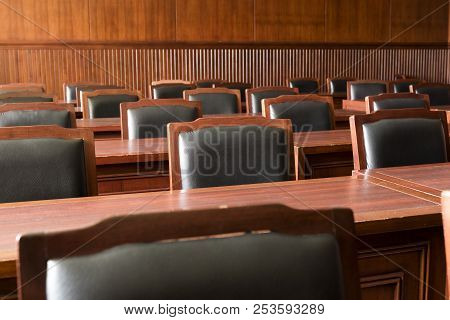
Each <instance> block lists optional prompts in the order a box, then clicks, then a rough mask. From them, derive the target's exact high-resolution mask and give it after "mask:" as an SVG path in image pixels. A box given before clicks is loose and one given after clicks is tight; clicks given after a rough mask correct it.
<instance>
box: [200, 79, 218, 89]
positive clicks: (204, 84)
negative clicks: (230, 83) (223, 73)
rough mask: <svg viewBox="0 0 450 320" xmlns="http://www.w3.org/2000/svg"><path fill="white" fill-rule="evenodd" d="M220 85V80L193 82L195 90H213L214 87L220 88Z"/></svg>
mask: <svg viewBox="0 0 450 320" xmlns="http://www.w3.org/2000/svg"><path fill="white" fill-rule="evenodd" d="M222 83H223V81H222V80H214V79H213V80H200V81H197V82H195V86H196V87H197V88H214V86H216V85H217V86H220V85H221V84H222Z"/></svg>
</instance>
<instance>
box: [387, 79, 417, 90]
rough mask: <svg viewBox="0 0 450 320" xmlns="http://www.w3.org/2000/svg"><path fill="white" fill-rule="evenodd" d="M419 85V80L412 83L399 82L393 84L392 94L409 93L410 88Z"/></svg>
mask: <svg viewBox="0 0 450 320" xmlns="http://www.w3.org/2000/svg"><path fill="white" fill-rule="evenodd" d="M417 83H419V80H411V81H398V82H395V81H394V82H392V92H393V93H407V92H410V91H409V86H411V85H415V84H417Z"/></svg>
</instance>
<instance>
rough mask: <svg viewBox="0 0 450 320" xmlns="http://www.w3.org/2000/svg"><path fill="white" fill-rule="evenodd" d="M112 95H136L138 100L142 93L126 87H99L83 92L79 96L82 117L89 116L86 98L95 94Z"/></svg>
mask: <svg viewBox="0 0 450 320" xmlns="http://www.w3.org/2000/svg"><path fill="white" fill-rule="evenodd" d="M113 95H130V96H137V97H139V100H141V99H142V95H141V93H140V92H139V91H133V90H127V89H100V90H95V91H88V92H83V94H82V97H81V105H82V110H83V118H84V119H90V118H89V107H88V103H87V101H88V98H90V97H97V96H113Z"/></svg>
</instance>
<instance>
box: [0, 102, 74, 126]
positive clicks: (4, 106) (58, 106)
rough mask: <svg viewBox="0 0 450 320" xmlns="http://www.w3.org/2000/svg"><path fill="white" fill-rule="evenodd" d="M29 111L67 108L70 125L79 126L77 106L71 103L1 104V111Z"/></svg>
mask: <svg viewBox="0 0 450 320" xmlns="http://www.w3.org/2000/svg"><path fill="white" fill-rule="evenodd" d="M15 110H21V111H27V110H55V111H62V110H66V111H67V112H69V117H70V126H71V127H72V128H76V127H77V121H76V116H75V108H74V107H73V105H72V104H71V103H53V102H30V103H5V104H2V105H0V113H4V112H8V111H15Z"/></svg>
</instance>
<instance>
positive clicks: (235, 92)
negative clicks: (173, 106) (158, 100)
mask: <svg viewBox="0 0 450 320" xmlns="http://www.w3.org/2000/svg"><path fill="white" fill-rule="evenodd" d="M202 93H226V94H233V95H235V96H236V99H237V108H238V113H242V102H241V91H239V90H237V89H228V88H219V87H218V88H197V89H193V90H184V91H183V99H184V100H186V101H189V96H190V95H196V94H202Z"/></svg>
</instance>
